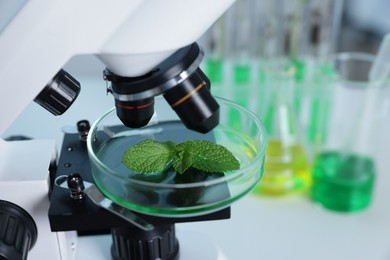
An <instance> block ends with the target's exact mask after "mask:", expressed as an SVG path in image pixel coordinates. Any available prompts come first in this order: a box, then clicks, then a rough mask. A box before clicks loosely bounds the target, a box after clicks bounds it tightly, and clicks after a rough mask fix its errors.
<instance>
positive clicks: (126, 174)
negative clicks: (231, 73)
mask: <svg viewBox="0 0 390 260" xmlns="http://www.w3.org/2000/svg"><path fill="white" fill-rule="evenodd" d="M216 100H217V102H218V103H219V105H220V123H219V125H218V126H217V127H216V128H215V129H213V130H212V131H210V132H209V133H207V134H201V133H197V132H195V131H192V130H189V129H187V128H186V127H185V126H184V125H183V123H182V122H181V121H180V119H179V118H178V116H177V115H176V113H175V112H174V111H173V110H172V109H171V108H170V107H169V105H168V104H167V102H166V101H165V100H164V99H163V98H160V97H158V98H156V100H155V111H156V112H155V114H154V116H153V118H152V119H151V121H150V122H149V124H148V125H147V126H145V127H142V128H137V129H131V128H127V127H125V126H123V124H122V123H121V122H120V120H119V119H118V117H117V116H116V113H115V112H116V110H115V108H112V109H111V110H109V111H108V112H106V113H105V114H103V115H102V116H101V117H100V118H98V119H97V120H96V122H95V123H94V124H93V125H92V126H91V130H90V132H89V136H88V140H87V146H88V154H89V158H90V162H91V170H92V175H93V178H94V181H95V183H96V185H97V187H98V188H99V189H100V190H101V191H102V193H103V194H104V195H105V196H106V197H108V198H109V199H110V200H112V201H114V202H115V203H117V204H119V205H121V206H123V207H126V208H128V209H131V210H133V211H136V212H140V213H143V214H149V215H153V216H162V217H191V216H198V215H203V214H207V213H211V212H214V211H218V210H221V209H223V208H225V207H228V206H229V205H230V204H231V203H233V202H234V201H236V200H238V199H239V198H241V197H242V196H244V195H245V194H247V193H248V192H250V191H251V190H252V189H253V188H254V187H255V186H256V184H257V183H258V182H259V180H260V178H261V176H262V173H263V163H264V155H265V149H266V146H267V136H266V131H265V128H264V126H263V124H262V123H261V121H260V120H259V119H258V118H257V117H256V116H255V115H254V114H253V113H252V112H250V111H248V110H246V109H244V108H243V107H241V106H239V105H237V104H235V103H233V102H231V101H228V100H225V99H222V98H216ZM145 139H153V140H157V141H173V142H176V143H180V142H184V141H186V140H189V139H192V140H209V141H213V142H215V143H217V144H222V145H223V146H225V147H226V148H227V149H229V150H230V151H231V152H232V153H233V154H234V156H235V157H236V158H237V159H238V160H239V161H240V169H239V170H236V171H232V172H227V173H207V174H206V173H203V172H200V171H196V170H194V171H193V172H190V173H191V174H187V172H186V173H183V174H181V175H180V174H177V173H176V172H175V171H174V170H172V171H164V172H157V173H150V174H142V173H137V172H133V171H131V170H129V169H128V168H127V167H126V166H125V165H124V164H123V163H122V161H121V160H122V156H123V154H124V153H125V151H126V150H127V149H128V148H130V147H131V146H133V145H134V144H136V143H138V142H140V141H142V140H145Z"/></svg>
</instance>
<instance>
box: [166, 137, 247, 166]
mask: <svg viewBox="0 0 390 260" xmlns="http://www.w3.org/2000/svg"><path fill="white" fill-rule="evenodd" d="M176 150H177V152H176V154H175V156H174V159H173V162H174V163H173V167H174V168H175V170H176V171H177V172H179V173H182V172H184V171H185V170H187V169H188V168H189V167H194V168H196V169H199V170H202V171H206V172H226V171H232V170H237V169H239V168H240V163H239V161H238V160H237V159H236V157H234V155H233V154H232V153H231V152H230V151H229V150H228V149H227V148H226V147H224V146H222V145H219V144H215V143H213V142H209V141H205V140H188V141H185V142H183V143H180V144H178V145H176ZM180 160H181V167H177V165H180V163H179V161H180Z"/></svg>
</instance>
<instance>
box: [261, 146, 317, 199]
mask: <svg viewBox="0 0 390 260" xmlns="http://www.w3.org/2000/svg"><path fill="white" fill-rule="evenodd" d="M310 185H311V173H310V165H309V161H308V159H307V156H306V153H305V151H304V149H303V147H302V146H300V145H297V144H293V145H285V144H283V143H282V142H280V141H279V140H269V142H268V148H267V151H266V157H265V164H264V174H263V177H262V179H261V180H260V183H259V185H258V187H257V188H256V189H255V192H257V193H260V194H264V195H285V194H290V193H295V192H304V191H307V190H308V188H309V187H310Z"/></svg>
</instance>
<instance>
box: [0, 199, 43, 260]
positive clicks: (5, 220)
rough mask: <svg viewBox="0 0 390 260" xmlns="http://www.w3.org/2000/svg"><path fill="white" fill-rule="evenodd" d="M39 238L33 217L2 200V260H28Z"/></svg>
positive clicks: (0, 207)
mask: <svg viewBox="0 0 390 260" xmlns="http://www.w3.org/2000/svg"><path fill="white" fill-rule="evenodd" d="M37 237H38V230H37V226H36V224H35V222H34V219H33V218H32V217H31V215H30V214H29V213H28V212H27V211H26V210H24V209H23V208H21V207H20V206H18V205H16V204H14V203H12V202H9V201H5V200H0V259H6V260H25V259H27V256H28V252H29V251H30V250H31V248H32V247H33V246H34V245H35V242H36V240H37Z"/></svg>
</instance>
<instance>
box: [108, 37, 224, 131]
mask: <svg viewBox="0 0 390 260" xmlns="http://www.w3.org/2000/svg"><path fill="white" fill-rule="evenodd" d="M201 55H202V53H201V49H200V47H199V45H198V44H196V43H194V44H192V45H189V46H187V47H184V48H182V49H180V50H179V51H177V52H175V53H174V54H173V55H172V56H171V57H169V58H168V59H167V60H166V61H164V62H162V63H161V64H160V65H159V66H158V68H156V69H155V70H153V71H152V72H150V73H148V74H146V75H143V76H140V77H134V78H131V77H121V76H118V75H115V74H114V73H112V72H110V71H109V70H108V69H106V70H105V71H104V78H105V79H106V80H108V81H110V82H111V89H110V92H112V94H113V95H114V97H115V105H116V109H117V115H118V117H119V118H120V119H121V121H122V122H123V123H124V125H126V126H128V127H132V128H138V127H142V126H145V125H146V124H147V123H148V122H149V120H150V118H151V117H152V116H153V112H154V108H153V106H152V104H153V103H152V102H151V99H152V98H154V97H155V96H157V95H159V94H163V96H164V97H165V99H166V100H167V101H168V103H169V104H170V105H171V107H172V108H173V109H174V110H175V112H176V113H177V114H178V116H179V117H180V119H181V120H182V121H183V123H184V124H185V126H186V127H187V128H188V129H191V130H194V131H197V132H200V133H207V132H209V131H210V130H212V129H213V128H214V127H216V126H217V125H218V123H219V105H218V103H217V102H216V100H215V99H214V98H213V96H212V95H211V92H210V86H211V84H210V80H209V79H208V78H207V76H206V75H205V74H204V73H203V72H202V70H201V69H200V68H199V63H200V59H199V58H200V57H201ZM183 72H185V73H183ZM183 74H189V75H185V76H183ZM138 101H139V102H141V105H138V104H137V103H135V102H138ZM133 103H134V104H133ZM148 104H151V105H148ZM137 107H140V108H142V109H136V108H137Z"/></svg>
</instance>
